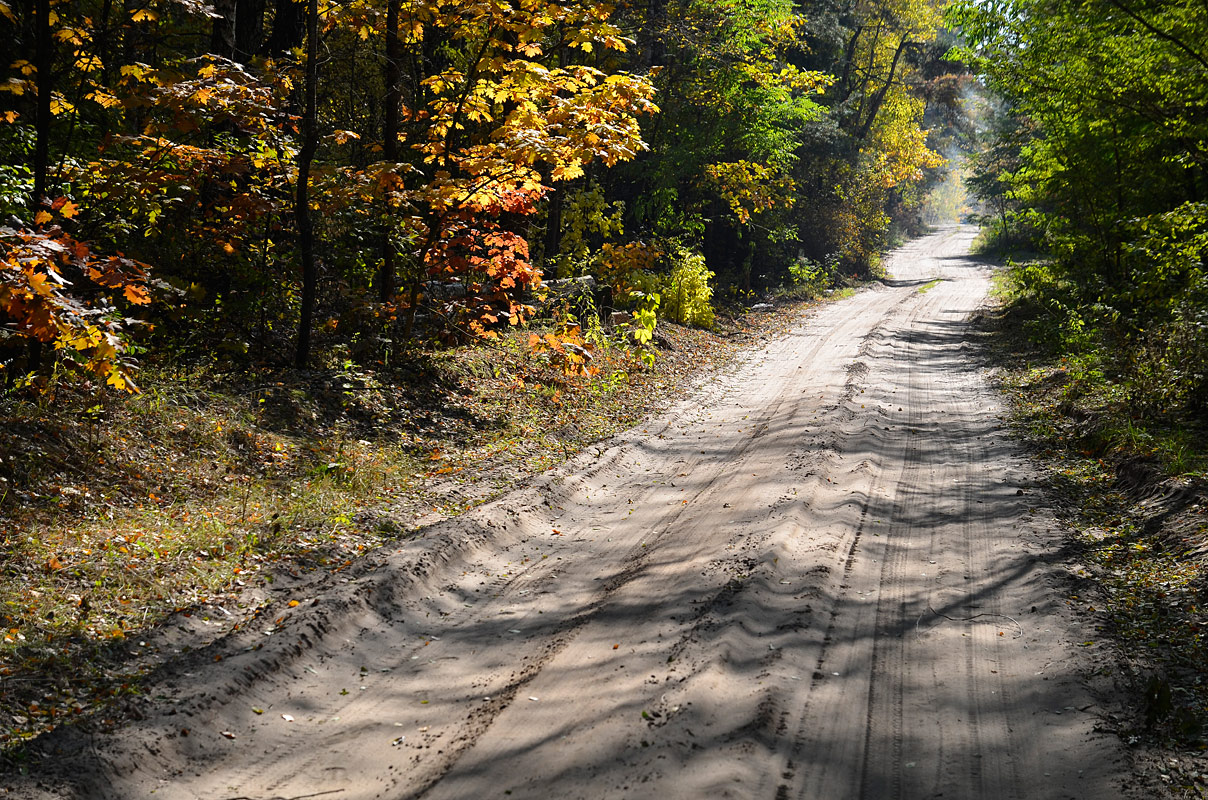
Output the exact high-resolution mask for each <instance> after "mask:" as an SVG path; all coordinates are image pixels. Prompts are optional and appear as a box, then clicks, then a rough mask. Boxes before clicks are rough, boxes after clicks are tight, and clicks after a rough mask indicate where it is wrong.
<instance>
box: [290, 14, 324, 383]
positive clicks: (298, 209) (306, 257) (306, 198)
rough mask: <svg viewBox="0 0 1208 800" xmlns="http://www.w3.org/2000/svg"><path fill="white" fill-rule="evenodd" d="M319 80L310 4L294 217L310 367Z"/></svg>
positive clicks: (303, 361) (299, 359)
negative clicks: (312, 203)
mask: <svg viewBox="0 0 1208 800" xmlns="http://www.w3.org/2000/svg"><path fill="white" fill-rule="evenodd" d="M318 82H319V3H318V0H309V1H308V2H307V4H306V88H305V93H306V100H305V106H304V109H303V112H302V149H301V150H299V151H298V187H297V193H296V195H295V197H294V219H295V220H296V223H297V226H298V254H299V256H300V257H301V261H302V313H301V316H300V317H299V319H298V346H297V349H296V351H295V352H294V366H296V367H297V368H298V369H306V365H307V362H309V361H310V333H311V327H312V323H313V316H314V306H315V283H316V282H317V278H318V274H317V270H316V268H315V231H314V222H313V221H312V220H311V216H310V165H311V162H313V161H314V158H315V151H316V150H317V149H318V146H319V135H318V120H317V119H316V117H317V115H318V112H317V84H318Z"/></svg>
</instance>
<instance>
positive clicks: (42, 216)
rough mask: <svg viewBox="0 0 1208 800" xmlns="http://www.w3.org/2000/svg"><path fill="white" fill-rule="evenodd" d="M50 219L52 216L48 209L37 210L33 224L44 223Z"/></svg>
mask: <svg viewBox="0 0 1208 800" xmlns="http://www.w3.org/2000/svg"><path fill="white" fill-rule="evenodd" d="M52 219H54V216H53V215H52V214H51V213H50V212H49V211H39V212H38V213H37V214H34V224H35V225H45V224H46V223H48V222H50V221H51V220H52Z"/></svg>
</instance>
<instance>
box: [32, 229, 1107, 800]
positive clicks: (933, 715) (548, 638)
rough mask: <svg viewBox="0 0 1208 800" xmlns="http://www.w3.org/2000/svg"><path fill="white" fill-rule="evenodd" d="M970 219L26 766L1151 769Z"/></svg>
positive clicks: (507, 784) (941, 781)
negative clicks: (1100, 724) (1106, 717)
mask: <svg viewBox="0 0 1208 800" xmlns="http://www.w3.org/2000/svg"><path fill="white" fill-rule="evenodd" d="M972 235H973V231H972V230H971V229H967V228H950V229H946V230H943V231H941V232H940V233H938V234H935V235H933V236H931V237H928V238H926V239H922V240H919V241H917V242H915V243H913V244H912V245H910V246H909V247H907V248H905V249H903V250H902V251H899V252H898V253H897V254H896V255H895V257H894V260H893V263H892V266H891V272H892V274H893V278H892V279H891V280H889V281H886V282H885V284H884V285H882V286H878V287H874V288H873V289H870V290H868V291H864V292H860V293H858V294H857V295H856V296H855V297H853V298H850V299H848V300H846V301H843V302H838V303H833V304H829V305H827V306H824V307H822V308H821V309H819V310H818V311H817V312H816V313H814V314H812V315H811V316H810V317H809V318H808V319H807V320H805V321H804V322H803V324H801V325H800V326H797V327H796V328H794V329H793V330H792V331H791V332H790V333H789V334H787V335H785V336H782V337H779V338H777V339H775V340H773V341H771V342H769V343H768V344H767V345H766V347H764V348H762V349H761V350H757V351H754V352H752V353H751V354H750V355H749V356H748V357H746V358H745V359H744V360H742V361H741V362H740V363H739V364H738V365H737V366H735V367H734V368H733V369H731V370H730V371H729V374H727V375H725V376H720V377H719V378H718V379H717V380H714V381H712V382H710V383H709V384H707V385H706V386H704V387H703V388H702V389H701V390H700V392H698V393H697V394H696V395H695V396H694V397H693V398H691V399H690V400H688V401H685V402H684V403H681V404H679V405H677V406H676V407H674V408H672V409H671V410H669V411H668V412H667V413H665V414H663V415H661V416H660V417H658V418H657V419H654V420H651V421H650V422H649V423H648V424H645V425H643V426H641V427H639V428H637V429H634V430H633V431H630V432H629V433H628V434H625V435H623V436H621V437H618V438H617V439H615V440H614V441H613V442H611V443H610V444H609V445H608V446H607V447H604V448H597V449H593V450H592V451H591V452H589V453H586V454H584V455H582V456H580V457H579V458H577V459H575V460H573V461H571V462H569V463H567V464H566V465H564V466H563V467H561V468H559V469H557V470H554V471H552V472H550V473H547V474H545V475H544V476H541V477H540V478H539V479H538V480H536V481H535V482H534V484H533V485H532V486H531V487H529V488H526V489H523V490H520V491H517V492H513V493H511V494H509V495H507V496H505V497H503V498H501V499H500V500H498V501H496V502H493V503H490V504H488V505H485V506H483V507H481V508H479V509H476V510H474V511H472V512H469V513H467V514H465V515H463V516H461V517H458V518H456V519H453V520H449V521H447V522H444V523H440V524H437V525H434V526H432V527H430V528H428V529H426V530H425V532H424V535H423V537H422V538H421V539H420V540H417V541H415V542H410V543H407V544H404V545H402V546H400V547H398V548H397V549H393V550H389V551H382V552H380V553H379V554H377V555H376V556H374V557H371V558H370V559H367V560H366V561H365V562H364V563H363V564H362V565H360V566H359V567H358V568H357V571H356V572H352V573H344V574H343V575H342V576H341V575H337V576H332V577H331V578H330V579H328V580H326V581H325V582H323V583H321V584H319V585H315V586H310V587H308V588H306V589H305V590H304V594H300V595H299V596H298V597H296V598H295V599H296V600H297V601H298V605H297V607H296V608H294V609H293V610H292V611H291V612H290V613H289V614H287V615H286V616H285V617H284V618H278V619H276V620H271V621H270V620H264V621H262V622H260V623H256V624H253V625H251V626H248V627H247V628H245V629H244V630H242V631H240V632H238V633H236V634H233V635H232V636H230V637H227V638H226V639H225V640H223V641H222V642H221V643H219V644H218V645H216V646H214V647H213V648H211V649H210V650H208V651H207V652H204V653H202V654H199V655H197V656H195V657H194V658H192V659H190V660H187V661H185V662H181V663H179V664H177V665H174V666H172V667H170V668H169V669H167V670H165V671H164V674H163V677H162V679H161V680H160V681H159V683H158V684H157V685H156V687H155V688H154V689H153V690H152V691H151V692H149V698H153V699H148V700H147V701H145V702H144V703H143V707H142V709H141V715H142V716H143V717H144V718H143V719H141V720H139V721H136V722H133V723H131V724H130V725H128V726H126V727H123V728H119V729H117V730H115V731H113V732H109V733H103V732H91V733H89V732H85V731H82V730H76V731H63V732H62V733H61V734H58V735H55V736H51V737H47V739H46V742H45V745H44V746H43V748H42V749H43V751H44V752H45V753H46V755H47V756H48V758H50V759H52V760H53V761H54V762H55V766H54V768H53V770H46V771H44V772H42V774H41V777H40V778H39V780H40V782H41V783H40V785H39V784H35V783H34V782H33V781H30V782H25V783H23V784H21V785H20V786H19V787H17V788H18V791H17V794H18V795H19V796H48V795H55V794H67V795H77V796H82V797H115V798H118V797H120V798H133V797H150V796H154V797H180V798H186V797H200V798H284V797H300V796H326V795H328V794H330V796H332V797H339V798H371V797H390V798H403V797H425V798H465V797H502V796H505V795H507V796H510V797H514V798H515V797H546V796H553V797H566V798H571V797H583V798H605V797H656V796H660V795H663V796H674V797H751V798H765V797H773V796H774V797H786V798H787V797H806V798H844V797H851V798H856V797H862V798H890V797H899V798H919V797H933V796H941V795H942V796H946V797H979V798H999V797H1001V798H1050V797H1051V798H1059V797H1088V798H1089V797H1112V796H1120V795H1121V789H1120V786H1121V782H1122V780H1123V772H1122V769H1123V768H1122V764H1121V754H1120V751H1119V748H1118V744H1117V743H1115V742H1114V741H1112V740H1110V739H1108V738H1106V737H1103V736H1098V735H1096V734H1095V733H1094V730H1093V729H1094V721H1095V718H1094V716H1093V712H1094V710H1095V707H1094V704H1093V702H1092V700H1091V699H1090V698H1089V697H1088V696H1087V694H1086V693H1085V691H1084V689H1083V688H1082V686H1081V684H1080V683H1079V681H1078V678H1077V672H1076V670H1077V664H1076V663H1075V662H1074V661H1073V660H1072V657H1071V652H1073V650H1074V647H1073V646H1074V645H1075V644H1076V643H1078V642H1080V641H1082V640H1083V639H1085V638H1087V636H1088V635H1087V634H1085V633H1083V632H1081V631H1079V630H1078V629H1077V628H1076V627H1074V625H1073V623H1071V622H1070V621H1068V620H1067V619H1066V615H1065V613H1064V607H1063V603H1062V601H1061V596H1060V591H1059V585H1058V583H1057V578H1056V572H1055V568H1054V567H1053V566H1051V565H1050V562H1051V561H1052V559H1053V557H1054V554H1055V553H1056V552H1057V550H1058V549H1059V548H1060V536H1059V535H1058V534H1056V533H1053V532H1052V531H1053V530H1054V528H1055V526H1054V525H1053V524H1052V523H1051V522H1050V520H1049V517H1048V516H1047V515H1046V514H1045V513H1044V512H1043V511H1041V510H1039V509H1033V504H1035V503H1036V498H1034V497H1032V496H1030V494H1029V489H1028V486H1029V485H1030V483H1031V472H1030V469H1029V467H1028V466H1027V464H1026V463H1025V461H1024V459H1023V458H1022V456H1021V455H1020V454H1019V452H1018V450H1017V448H1016V447H1015V445H1014V444H1013V443H1012V442H1011V441H1010V440H1009V439H1008V438H1007V436H1006V434H1005V433H1004V432H1003V430H1002V426H1001V424H1000V420H999V408H998V405H997V402H998V401H997V398H996V397H995V394H994V392H993V391H992V390H991V389H990V388H989V387H988V386H987V385H986V382H985V380H984V378H983V376H982V375H981V374H980V373H979V371H978V368H977V363H976V360H975V359H974V358H973V357H972V355H973V354H972V345H971V344H970V343H968V342H967V341H966V337H965V326H966V320H967V318H968V317H969V316H970V314H971V313H972V312H973V311H974V310H975V309H976V308H977V307H978V306H979V305H980V304H981V303H982V302H983V301H984V298H985V294H986V290H987V287H988V272H987V271H986V269H985V268H983V267H981V266H979V265H977V264H976V263H974V262H972V261H969V260H967V259H966V258H965V257H964V256H965V253H966V252H967V249H968V245H969V242H970V241H971V239H972ZM933 279H939V282H938V283H934V284H932V283H931V282H932V281H933ZM299 591H300V592H303V590H301V589H300V590H299Z"/></svg>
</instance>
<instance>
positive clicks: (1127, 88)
mask: <svg viewBox="0 0 1208 800" xmlns="http://www.w3.org/2000/svg"><path fill="white" fill-rule="evenodd" d="M951 16H952V19H953V20H954V21H955V22H956V23H957V24H958V25H959V26H960V28H961V30H962V31H963V32H964V33H965V35H966V36H967V37H968V39H969V47H968V48H967V51H966V53H965V57H966V58H967V59H968V60H969V61H971V62H973V64H974V65H975V66H976V67H977V68H978V70H979V71H981V72H983V73H984V74H985V76H986V79H987V82H988V83H989V85H990V86H991V87H992V88H993V89H994V90H995V92H996V93H997V95H998V96H999V97H1000V98H1001V100H1000V101H999V102H998V103H997V105H996V106H995V107H994V113H993V114H992V115H991V116H990V118H989V119H988V120H987V121H986V124H985V126H984V127H985V131H984V136H985V138H986V146H985V148H984V150H983V151H982V152H981V153H979V154H978V156H977V159H976V165H975V168H974V172H973V176H972V186H973V188H974V189H975V191H976V192H977V193H978V194H979V195H980V196H981V197H982V198H983V199H984V200H985V202H986V203H987V204H988V206H989V207H990V209H991V210H992V216H993V219H994V224H995V228H996V230H995V233H996V236H997V237H998V238H999V239H1000V240H1001V241H1002V242H1003V243H1004V244H1016V245H1018V244H1026V245H1029V246H1031V247H1033V248H1035V249H1041V250H1044V251H1047V252H1050V253H1052V254H1053V255H1054V256H1055V262H1054V263H1053V264H1051V265H1049V266H1047V267H1039V266H1038V267H1034V268H1031V269H1030V270H1029V271H1028V272H1025V273H1024V279H1025V283H1026V289H1027V290H1028V291H1030V292H1032V293H1033V294H1034V295H1035V296H1036V298H1037V299H1038V300H1039V302H1041V303H1042V304H1044V305H1045V306H1046V307H1047V310H1048V311H1049V312H1050V313H1051V314H1055V315H1057V316H1058V317H1060V319H1061V327H1062V338H1063V342H1062V343H1061V344H1062V346H1063V347H1065V348H1066V349H1068V350H1069V351H1071V353H1072V354H1075V355H1084V356H1086V358H1085V359H1084V361H1085V363H1087V364H1088V367H1089V368H1090V369H1093V370H1098V371H1099V372H1100V373H1101V374H1102V375H1103V376H1104V377H1105V378H1106V380H1107V381H1108V382H1109V383H1112V382H1115V383H1117V384H1118V385H1120V386H1121V387H1124V390H1125V392H1126V394H1127V397H1125V398H1123V399H1125V400H1126V401H1127V402H1128V403H1130V404H1131V405H1132V406H1133V407H1134V408H1135V409H1136V410H1137V411H1138V412H1140V413H1144V414H1157V415H1160V416H1164V417H1168V418H1178V417H1179V415H1182V414H1187V413H1192V414H1204V413H1205V412H1208V274H1206V272H1205V269H1204V258H1205V253H1206V252H1208V13H1205V9H1204V5H1203V3H1202V2H1199V1H1198V0H1164V2H1161V3H1155V2H1148V1H1147V0H1079V2H1068V1H1067V0H999V1H997V2H989V3H987V2H972V1H971V0H966V2H962V3H959V4H957V5H956V6H955V7H954V9H953V10H952V12H951Z"/></svg>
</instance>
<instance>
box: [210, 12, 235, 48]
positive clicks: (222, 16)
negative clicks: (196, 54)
mask: <svg viewBox="0 0 1208 800" xmlns="http://www.w3.org/2000/svg"><path fill="white" fill-rule="evenodd" d="M238 3H239V0H214V13H215V14H217V15H218V16H216V17H214V24H213V27H211V28H210V52H211V53H213V54H214V55H217V56H222V57H223V58H234V57H235V10H236V8H237V6H238Z"/></svg>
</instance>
